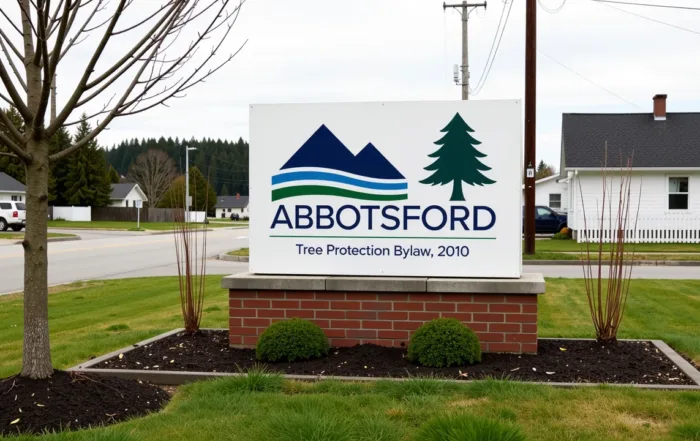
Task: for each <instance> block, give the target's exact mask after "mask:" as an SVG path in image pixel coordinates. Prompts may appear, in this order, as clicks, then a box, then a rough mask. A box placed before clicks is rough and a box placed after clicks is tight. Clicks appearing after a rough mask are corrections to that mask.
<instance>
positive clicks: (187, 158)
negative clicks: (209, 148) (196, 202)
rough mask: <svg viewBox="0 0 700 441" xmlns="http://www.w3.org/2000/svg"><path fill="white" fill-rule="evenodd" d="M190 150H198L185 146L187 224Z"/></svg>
mask: <svg viewBox="0 0 700 441" xmlns="http://www.w3.org/2000/svg"><path fill="white" fill-rule="evenodd" d="M190 150H197V147H187V146H185V222H189V221H190V204H191V202H192V198H191V197H190Z"/></svg>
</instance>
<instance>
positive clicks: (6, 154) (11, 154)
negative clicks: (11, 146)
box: [0, 152, 22, 159]
mask: <svg viewBox="0 0 700 441" xmlns="http://www.w3.org/2000/svg"><path fill="white" fill-rule="evenodd" d="M0 156H9V157H10V158H17V159H22V158H20V157H19V156H17V155H15V154H14V153H5V152H0Z"/></svg>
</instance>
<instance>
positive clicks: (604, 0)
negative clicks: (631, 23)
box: [564, 0, 700, 11]
mask: <svg viewBox="0 0 700 441" xmlns="http://www.w3.org/2000/svg"><path fill="white" fill-rule="evenodd" d="M593 1H594V2H598V3H616V4H618V5H628V6H649V7H651V8H667V9H685V10H688V11H700V8H696V7H693V6H679V5H657V4H653V3H634V2H621V1H617V0H593ZM564 2H566V0H564Z"/></svg>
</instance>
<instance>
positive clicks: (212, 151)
mask: <svg viewBox="0 0 700 441" xmlns="http://www.w3.org/2000/svg"><path fill="white" fill-rule="evenodd" d="M185 147H195V148H196V149H197V150H192V151H190V153H189V157H190V170H191V169H192V167H197V168H198V169H199V171H200V172H201V173H202V175H204V177H205V178H206V180H207V181H208V182H209V183H210V185H211V186H212V187H213V188H214V191H215V193H216V194H217V195H221V196H224V195H235V194H236V193H240V194H241V195H248V143H247V142H245V141H244V140H243V139H242V138H239V139H238V141H235V142H233V141H225V140H221V139H217V140H214V139H211V138H203V139H201V140H197V139H194V138H193V139H190V140H189V141H188V140H184V139H179V138H175V139H173V138H170V137H169V138H164V137H160V138H158V139H155V138H148V139H141V140H139V139H131V140H125V141H122V142H121V143H119V144H118V145H117V146H114V147H113V148H111V149H109V150H107V151H105V158H106V159H107V163H108V164H109V165H110V166H112V167H114V168H115V169H116V170H117V172H118V173H119V174H120V175H122V176H127V173H128V172H129V168H130V167H131V164H132V163H133V162H134V161H135V160H136V158H137V157H138V156H139V155H141V154H143V153H145V152H147V151H148V150H151V149H155V150H161V151H164V152H165V153H167V154H168V156H170V157H171V158H172V159H173V161H174V162H175V165H176V167H177V169H178V172H179V173H180V174H184V173H185Z"/></svg>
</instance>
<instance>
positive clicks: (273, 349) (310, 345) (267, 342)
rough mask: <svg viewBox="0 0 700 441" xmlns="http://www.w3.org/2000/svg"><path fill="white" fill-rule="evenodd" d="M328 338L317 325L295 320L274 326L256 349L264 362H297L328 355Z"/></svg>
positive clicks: (267, 330)
mask: <svg viewBox="0 0 700 441" xmlns="http://www.w3.org/2000/svg"><path fill="white" fill-rule="evenodd" d="M328 349H329V345H328V337H326V335H325V334H324V333H323V330H321V328H319V327H318V326H317V325H316V324H314V323H311V322H310V321H308V320H303V319H300V318H293V319H291V320H285V321H281V322H277V323H274V324H272V325H271V326H270V327H269V328H267V329H266V330H265V332H263V333H262V335H261V336H260V339H259V340H258V345H257V347H256V349H255V351H256V354H257V357H258V359H260V360H263V361H272V362H274V361H295V360H308V359H310V358H318V357H321V356H323V355H326V354H328Z"/></svg>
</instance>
